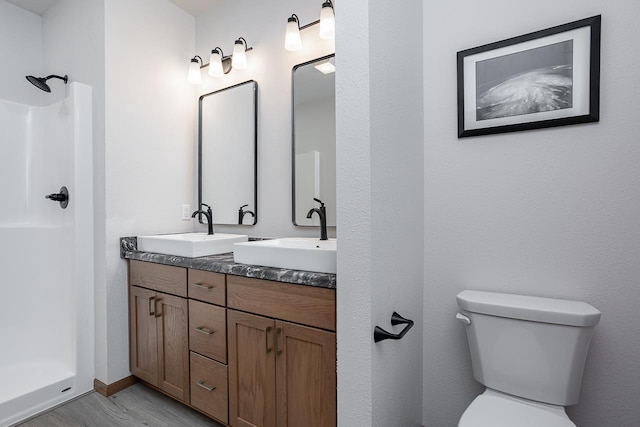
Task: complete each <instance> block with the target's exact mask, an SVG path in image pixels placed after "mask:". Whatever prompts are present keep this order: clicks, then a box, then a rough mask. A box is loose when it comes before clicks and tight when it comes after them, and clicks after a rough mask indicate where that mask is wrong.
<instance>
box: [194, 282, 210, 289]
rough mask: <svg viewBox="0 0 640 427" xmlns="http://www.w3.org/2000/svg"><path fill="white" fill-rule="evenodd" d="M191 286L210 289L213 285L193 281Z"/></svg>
mask: <svg viewBox="0 0 640 427" xmlns="http://www.w3.org/2000/svg"><path fill="white" fill-rule="evenodd" d="M193 286H195V287H196V288H200V289H205V290H207V291H210V290H211V289H213V288H214V286H213V285H205V284H204V283H194V284H193Z"/></svg>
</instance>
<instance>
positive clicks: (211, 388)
mask: <svg viewBox="0 0 640 427" xmlns="http://www.w3.org/2000/svg"><path fill="white" fill-rule="evenodd" d="M197 384H198V387H202V388H203V389H205V390H207V391H213V390H215V389H216V387H215V386H211V387H207V386H206V385H204V380H203V381H198V382H197Z"/></svg>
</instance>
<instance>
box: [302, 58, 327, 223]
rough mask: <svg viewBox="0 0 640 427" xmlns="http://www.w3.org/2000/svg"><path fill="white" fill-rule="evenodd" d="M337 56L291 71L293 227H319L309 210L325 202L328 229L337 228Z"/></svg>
mask: <svg viewBox="0 0 640 427" xmlns="http://www.w3.org/2000/svg"><path fill="white" fill-rule="evenodd" d="M334 71H335V66H334V55H328V56H323V57H322V58H318V59H314V60H313V61H309V62H305V63H303V64H299V65H296V66H295V67H293V71H292V85H293V86H292V98H293V99H292V162H291V164H292V173H291V176H292V194H293V202H292V206H293V224H294V225H299V226H317V225H320V221H319V218H318V216H317V215H313V216H312V217H311V218H307V212H309V210H310V209H312V208H315V207H318V206H319V204H318V203H317V202H316V201H314V198H316V199H319V200H322V202H323V203H324V204H325V208H326V210H327V225H328V226H335V225H336V95H335V73H334Z"/></svg>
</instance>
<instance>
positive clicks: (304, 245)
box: [233, 237, 337, 274]
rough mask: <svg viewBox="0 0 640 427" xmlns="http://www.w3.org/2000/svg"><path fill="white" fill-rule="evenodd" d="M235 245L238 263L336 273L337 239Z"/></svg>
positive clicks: (294, 238)
mask: <svg viewBox="0 0 640 427" xmlns="http://www.w3.org/2000/svg"><path fill="white" fill-rule="evenodd" d="M233 246H234V248H233V260H234V261H235V262H238V263H242V264H253V265H264V266H267V267H278V268H289V269H292V270H306V271H316V272H321V273H333V274H335V273H336V255H337V250H336V249H337V242H336V239H329V240H320V239H312V238H296V237H289V238H283V239H273V240H260V241H255V242H246V243H236V244H234V245H233Z"/></svg>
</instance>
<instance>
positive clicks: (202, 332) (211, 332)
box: [195, 326, 215, 335]
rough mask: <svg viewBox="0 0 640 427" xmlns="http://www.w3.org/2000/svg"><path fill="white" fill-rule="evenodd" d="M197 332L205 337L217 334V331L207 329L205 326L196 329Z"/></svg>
mask: <svg viewBox="0 0 640 427" xmlns="http://www.w3.org/2000/svg"><path fill="white" fill-rule="evenodd" d="M195 330H196V331H198V332H200V333H201V334H205V335H211V334H213V333H214V332H215V331H212V330H211V329H207V328H205V327H204V326H198V327H196V328H195Z"/></svg>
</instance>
